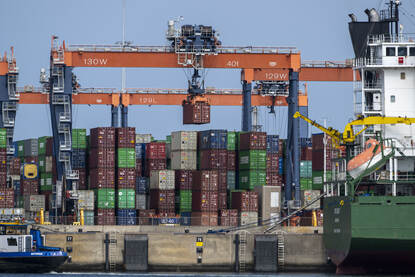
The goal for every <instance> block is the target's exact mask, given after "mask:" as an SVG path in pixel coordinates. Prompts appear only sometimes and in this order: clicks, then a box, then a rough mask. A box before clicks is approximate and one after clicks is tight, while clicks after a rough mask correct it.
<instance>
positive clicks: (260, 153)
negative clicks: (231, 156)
mask: <svg viewBox="0 0 415 277" xmlns="http://www.w3.org/2000/svg"><path fill="white" fill-rule="evenodd" d="M239 169H240V170H258V169H259V170H261V169H262V170H266V169H267V151H266V150H248V151H239Z"/></svg>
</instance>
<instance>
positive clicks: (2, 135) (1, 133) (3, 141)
mask: <svg viewBox="0 0 415 277" xmlns="http://www.w3.org/2000/svg"><path fill="white" fill-rule="evenodd" d="M0 147H1V148H6V147H7V138H6V129H5V128H1V129H0Z"/></svg>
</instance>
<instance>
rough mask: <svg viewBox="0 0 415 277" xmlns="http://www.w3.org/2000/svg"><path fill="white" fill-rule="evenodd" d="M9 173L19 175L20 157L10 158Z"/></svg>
mask: <svg viewBox="0 0 415 277" xmlns="http://www.w3.org/2000/svg"><path fill="white" fill-rule="evenodd" d="M10 175H20V158H13V159H11V161H10Z"/></svg>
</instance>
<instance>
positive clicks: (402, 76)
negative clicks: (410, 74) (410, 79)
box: [401, 72, 406, 80]
mask: <svg viewBox="0 0 415 277" xmlns="http://www.w3.org/2000/svg"><path fill="white" fill-rule="evenodd" d="M405 77H406V76H405V72H401V80H405Z"/></svg>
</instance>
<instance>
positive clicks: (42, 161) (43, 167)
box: [38, 155, 46, 173]
mask: <svg viewBox="0 0 415 277" xmlns="http://www.w3.org/2000/svg"><path fill="white" fill-rule="evenodd" d="M38 162H39V172H40V173H42V172H46V156H43V155H42V156H39V157H38Z"/></svg>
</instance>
